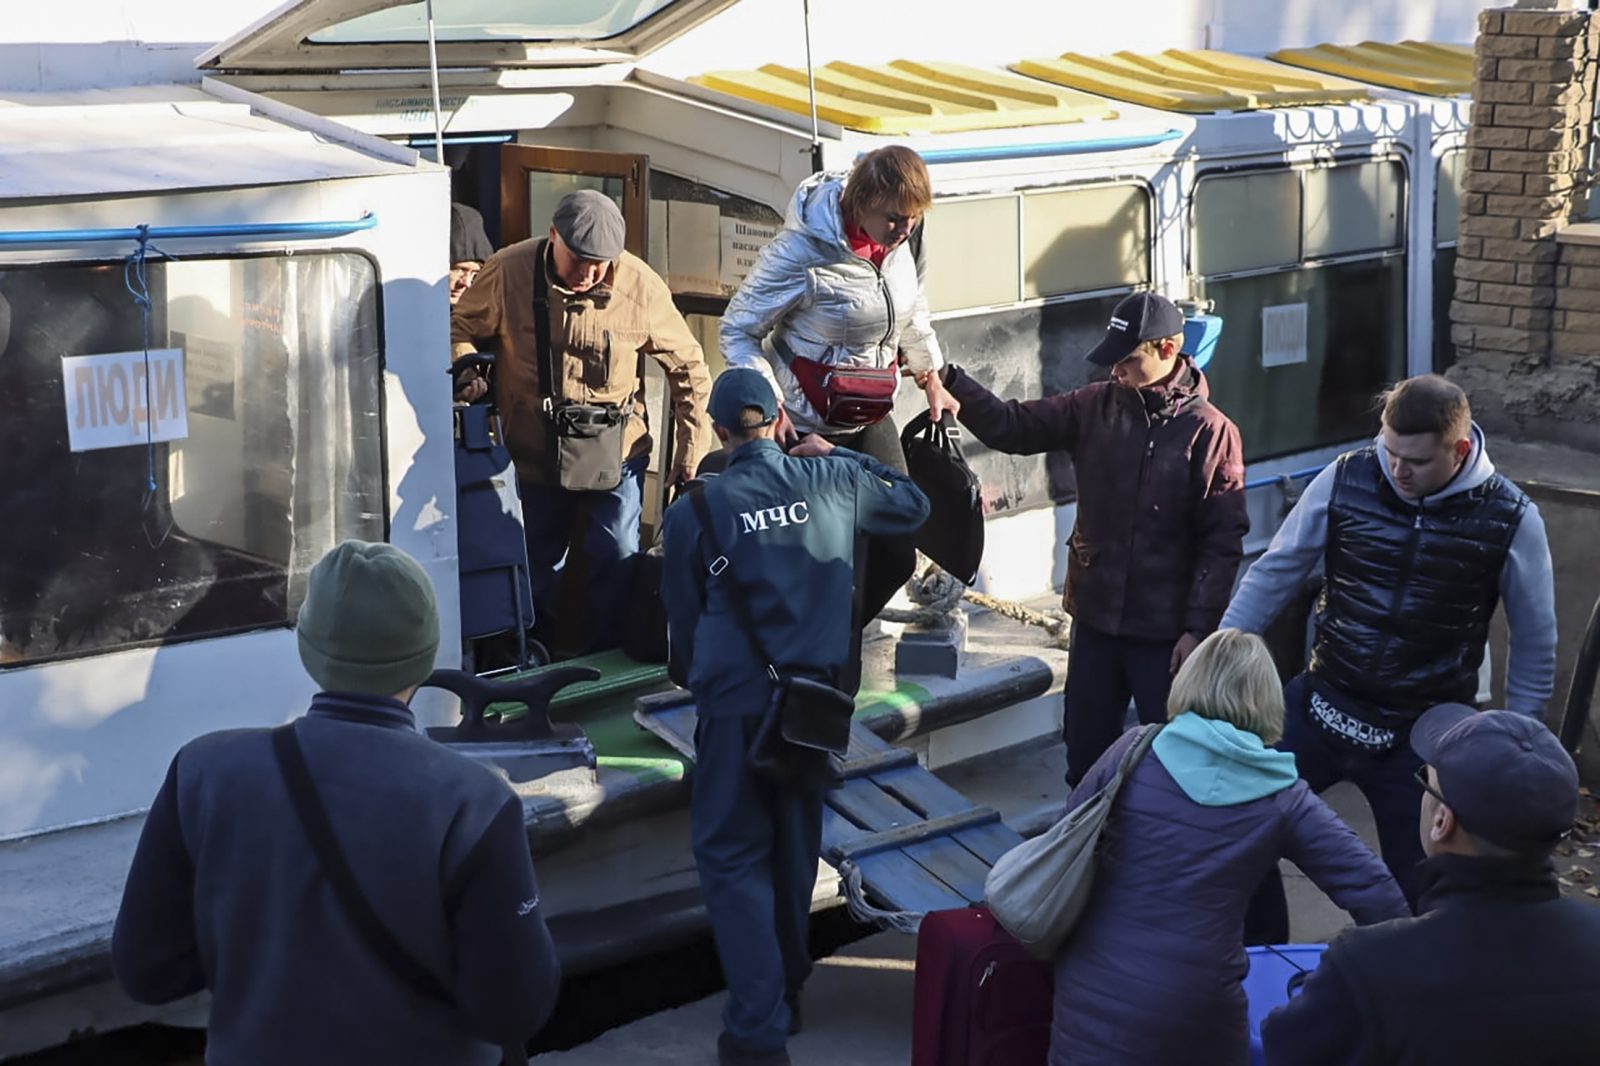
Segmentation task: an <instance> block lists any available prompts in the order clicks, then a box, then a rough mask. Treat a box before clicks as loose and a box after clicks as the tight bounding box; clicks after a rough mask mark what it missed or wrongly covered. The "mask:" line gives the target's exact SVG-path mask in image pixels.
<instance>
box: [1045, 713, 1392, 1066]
mask: <svg viewBox="0 0 1600 1066" xmlns="http://www.w3.org/2000/svg"><path fill="white" fill-rule="evenodd" d="M1138 732H1139V731H1138V730H1130V731H1128V732H1127V733H1125V734H1123V736H1122V737H1121V738H1120V739H1118V741H1117V742H1116V743H1115V744H1113V745H1112V746H1111V748H1110V749H1109V750H1108V751H1107V752H1106V753H1105V754H1104V755H1103V756H1101V758H1100V760H1099V761H1098V762H1096V763H1095V764H1094V766H1093V767H1092V768H1091V769H1090V770H1089V773H1088V774H1087V775H1086V776H1085V777H1084V779H1083V781H1082V783H1080V784H1079V786H1078V788H1077V789H1076V790H1074V792H1073V794H1072V796H1071V797H1070V798H1069V800H1068V809H1069V810H1070V809H1072V807H1073V806H1075V805H1076V804H1078V803H1082V802H1083V801H1084V800H1086V799H1088V797H1090V796H1091V795H1093V794H1094V793H1095V791H1096V790H1098V789H1099V788H1100V786H1101V785H1103V784H1105V782H1106V781H1108V780H1109V779H1110V778H1111V777H1112V776H1113V775H1114V774H1115V773H1116V768H1117V766H1118V764H1119V762H1120V761H1121V759H1122V756H1123V754H1124V752H1126V751H1127V748H1128V746H1129V745H1130V744H1131V743H1132V742H1133V739H1134V738H1135V737H1136V736H1137V735H1138ZM1101 844H1102V848H1103V850H1102V851H1101V858H1100V865H1099V868H1098V870H1097V872H1096V876H1095V887H1094V896H1093V898H1092V899H1091V900H1090V902H1089V907H1088V909H1087V910H1086V911H1085V912H1084V914H1083V917H1082V918H1081V919H1080V920H1079V923H1078V925H1077V927H1076V929H1075V930H1074V932H1073V934H1072V937H1071V939H1070V940H1068V942H1067V945H1066V947H1065V948H1064V949H1063V951H1062V953H1061V955H1060V956H1059V957H1058V958H1057V959H1056V967H1055V969H1056V991H1055V1017H1054V1023H1053V1027H1052V1032H1051V1036H1050V1066H1090V1064H1101V1063H1104V1064H1107V1066H1166V1064H1173V1066H1188V1064H1196V1063H1203V1064H1205V1066H1232V1064H1244V1063H1248V1062H1249V1060H1250V1052H1249V1031H1248V1022H1247V1020H1246V1015H1245V995H1244V990H1243V989H1242V987H1241V986H1240V980H1241V979H1242V978H1243V977H1244V973H1245V969H1246V962H1245V953H1244V947H1243V940H1244V914H1245V908H1246V905H1247V904H1248V903H1249V901H1250V897H1251V895H1252V894H1253V893H1254V892H1255V890H1256V888H1257V887H1259V886H1260V884H1261V880H1262V878H1263V877H1265V876H1266V874H1267V871H1268V870H1269V869H1271V868H1272V867H1273V866H1274V865H1276V864H1277V862H1278V860H1279V859H1280V858H1286V859H1289V860H1290V861H1291V862H1293V863H1294V864H1295V865H1296V866H1298V867H1300V869H1301V870H1303V871H1304V872H1305V873H1306V875H1307V876H1309V877H1310V878H1311V880H1312V881H1313V882H1315V883H1316V885H1317V887H1318V888H1320V889H1322V890H1323V891H1324V892H1326V893H1327V894H1328V895H1329V897H1331V898H1332V900H1333V902H1334V903H1336V904H1338V905H1339V906H1340V907H1342V908H1344V909H1345V910H1347V911H1349V912H1350V913H1351V914H1352V915H1353V916H1354V917H1355V920H1356V921H1357V922H1358V923H1359V924H1362V925H1367V924H1370V923H1373V922H1380V921H1385V920H1387V919H1389V918H1399V917H1404V916H1406V915H1407V914H1408V913H1409V911H1408V910H1407V909H1406V904H1405V899H1404V898H1403V897H1402V896H1401V894H1400V890H1399V888H1397V887H1396V886H1395V883H1394V880H1393V878H1391V877H1390V876H1389V872H1388V870H1387V869H1385V868H1384V866H1383V864H1382V863H1381V862H1379V861H1378V859H1377V857H1376V856H1374V855H1373V854H1372V852H1371V851H1370V850H1369V849H1368V848H1367V846H1366V845H1365V844H1363V843H1362V842H1361V839H1360V838H1359V837H1357V836H1356V834H1355V833H1354V832H1353V831H1352V830H1351V829H1350V827H1349V826H1347V825H1345V824H1344V822H1342V821H1341V820H1340V819H1339V816H1338V815H1336V814H1334V813H1333V811H1332V810H1331V809H1330V808H1329V807H1328V805H1327V804H1325V803H1323V802H1322V800H1320V799H1318V798H1317V797H1316V796H1315V795H1314V794H1312V792H1311V790H1310V789H1308V788H1307V787H1306V783H1305V782H1304V781H1299V780H1297V781H1295V783H1294V784H1292V785H1290V786H1289V787H1287V788H1285V789H1283V790H1282V791H1281V792H1276V793H1274V794H1272V795H1269V796H1266V797H1264V798H1262V799H1257V800H1252V801H1250V802H1247V803H1240V804H1236V805H1234V806H1226V807H1208V806H1202V805H1201V804H1198V803H1196V802H1194V801H1193V800H1191V799H1190V798H1189V797H1188V796H1187V795H1186V794H1185V793H1184V792H1183V791H1182V789H1180V787H1179V786H1178V783H1177V782H1176V781H1175V780H1174V779H1173V777H1172V775H1171V774H1169V773H1168V772H1167V769H1166V767H1165V766H1163V765H1162V763H1161V760H1160V758H1159V757H1158V756H1157V755H1156V753H1155V751H1154V750H1151V751H1150V752H1149V753H1147V754H1146V755H1145V757H1144V759H1143V760H1141V761H1140V763H1139V764H1138V765H1137V766H1136V767H1135V768H1134V770H1133V773H1132V775H1131V776H1130V777H1129V778H1128V780H1127V781H1126V782H1124V784H1123V787H1122V791H1121V792H1120V793H1118V795H1117V801H1116V805H1115V806H1114V807H1113V808H1112V813H1111V817H1110V818H1109V819H1108V821H1107V823H1106V828H1105V833H1104V836H1103V837H1102V838H1101Z"/></svg>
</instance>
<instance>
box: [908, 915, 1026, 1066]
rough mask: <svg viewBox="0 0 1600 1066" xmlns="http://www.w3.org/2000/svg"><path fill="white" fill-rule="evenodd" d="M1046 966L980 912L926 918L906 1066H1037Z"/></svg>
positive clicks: (919, 939)
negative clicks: (907, 1064) (908, 1058)
mask: <svg viewBox="0 0 1600 1066" xmlns="http://www.w3.org/2000/svg"><path fill="white" fill-rule="evenodd" d="M1054 985H1055V981H1054V978H1053V976H1052V974H1051V968H1050V964H1049V963H1047V962H1041V961H1039V960H1038V959H1035V958H1034V957H1033V956H1032V955H1029V954H1028V952H1027V951H1026V950H1025V949H1024V948H1023V947H1022V945H1021V944H1019V943H1017V942H1016V940H1014V939H1013V938H1012V936H1011V934H1009V933H1007V932H1006V931H1005V930H1004V929H1002V928H1000V926H999V924H998V923H997V922H995V920H994V916H993V915H991V914H990V913H989V910H988V908H986V907H967V908H963V909H961V910H949V911H932V912H930V913H929V914H928V915H927V916H926V917H924V918H923V919H922V927H921V929H920V930H919V931H918V932H917V969H916V979H915V994H914V1007H913V1015H912V1029H911V1066H1042V1064H1043V1063H1044V1061H1045V1058H1046V1057H1047V1055H1048V1053H1049V1050H1050V1013H1051V998H1052V993H1053V991H1054Z"/></svg>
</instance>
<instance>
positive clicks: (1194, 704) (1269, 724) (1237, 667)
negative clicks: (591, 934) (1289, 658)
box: [1167, 629, 1283, 744]
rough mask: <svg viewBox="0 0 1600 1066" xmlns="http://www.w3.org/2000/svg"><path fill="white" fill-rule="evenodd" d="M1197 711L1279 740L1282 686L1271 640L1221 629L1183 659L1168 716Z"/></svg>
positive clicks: (1265, 741) (1269, 739)
mask: <svg viewBox="0 0 1600 1066" xmlns="http://www.w3.org/2000/svg"><path fill="white" fill-rule="evenodd" d="M1184 711H1193V712H1194V713H1195V714H1198V715H1199V716H1200V717H1202V718H1214V719H1216V720H1217V721H1219V722H1227V723H1228V724H1230V725H1233V726H1237V727H1238V728H1240V729H1243V730H1245V731H1247V732H1250V733H1254V734H1255V735H1256V736H1258V737H1260V738H1261V742H1262V743H1263V744H1276V743H1277V742H1278V740H1279V739H1280V738H1282V736H1283V684H1282V682H1280V681H1279V680H1278V670H1277V667H1276V666H1274V665H1273V663H1272V653H1271V652H1269V651H1267V645H1266V642H1265V641H1263V640H1262V639H1261V638H1260V637H1258V636H1256V635H1255V634H1254V633H1244V632H1241V631H1240V630H1237V629H1219V630H1217V631H1216V632H1215V633H1213V634H1211V635H1210V636H1209V637H1207V638H1206V639H1205V640H1202V641H1201V642H1200V646H1199V647H1197V648H1195V650H1194V652H1193V653H1192V654H1191V655H1190V656H1189V657H1188V658H1187V659H1185V660H1184V662H1183V666H1181V667H1179V669H1178V676H1177V677H1175V678H1173V679H1172V691H1171V692H1170V693H1169V694H1168V696H1167V717H1168V718H1176V717H1177V716H1178V715H1180V714H1182V713H1183V712H1184Z"/></svg>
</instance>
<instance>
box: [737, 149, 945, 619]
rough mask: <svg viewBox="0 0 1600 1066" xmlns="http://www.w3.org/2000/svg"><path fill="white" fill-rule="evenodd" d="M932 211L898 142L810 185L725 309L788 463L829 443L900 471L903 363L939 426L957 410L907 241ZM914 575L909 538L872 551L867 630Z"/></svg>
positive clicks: (926, 183) (914, 159) (923, 173)
mask: <svg viewBox="0 0 1600 1066" xmlns="http://www.w3.org/2000/svg"><path fill="white" fill-rule="evenodd" d="M932 203H933V188H932V183H931V181H930V180H929V177H928V169H927V167H926V166H925V165H924V164H923V162H922V158H921V157H920V156H918V155H917V153H916V152H914V151H912V150H911V149H909V148H906V147H903V146H900V145H892V146H890V147H887V148H879V149H876V150H874V151H871V152H868V153H867V154H866V155H863V156H862V157H861V158H860V159H859V160H857V161H856V165H855V166H854V168H852V169H851V171H850V173H849V174H848V175H844V174H814V175H812V176H811V177H809V178H807V179H806V180H805V181H803V182H801V183H800V187H799V188H797V189H796V190H795V194H794V199H793V200H792V201H791V202H790V204H789V211H788V215H787V218H786V219H785V221H784V227H783V230H782V231H781V232H780V233H779V234H778V235H777V236H776V237H774V238H773V239H772V241H771V242H770V243H769V244H768V245H767V246H766V248H764V249H763V250H762V252H761V255H760V257H759V258H758V259H757V260H756V264H755V266H754V267H753V268H752V269H751V271H750V273H749V274H748V275H747V276H746V277H745V279H744V283H743V284H742V285H740V287H739V291H738V292H737V293H735V294H734V297H733V299H732V300H731V301H730V302H729V304H728V309H727V310H726V311H724V312H723V315H722V325H721V328H720V330H719V332H718V340H719V343H720V344H721V347H722V355H723V358H724V359H726V360H727V363H728V365H729V366H742V367H750V368H752V369H755V370H758V371H760V372H761V373H762V374H763V375H765V376H766V377H767V379H768V380H769V381H770V382H771V383H772V387H773V389H774V391H776V392H777V394H778V398H779V400H780V401H781V403H782V404H783V415H782V416H781V417H780V421H779V427H778V439H779V443H780V444H782V445H784V446H786V447H789V446H791V445H792V449H791V451H792V454H795V455H808V454H820V453H821V451H822V450H823V448H824V446H823V445H822V444H821V443H820V441H826V442H827V444H836V445H841V446H844V447H848V448H853V449H855V450H856V451H860V452H864V453H866V454H868V455H870V456H872V457H873V458H875V459H877V460H878V461H879V462H882V463H885V464H887V465H889V466H891V467H893V468H895V469H897V470H901V471H904V470H905V469H906V462H905V452H904V451H903V449H902V448H901V445H900V436H899V433H898V431H897V430H896V429H895V426H894V422H893V420H892V419H891V418H890V417H889V409H890V407H891V406H892V405H893V402H894V394H895V392H896V391H897V388H898V385H899V377H900V372H901V370H900V359H901V356H902V355H903V356H904V360H905V368H906V369H907V370H909V371H910V372H911V375H912V377H913V379H914V380H915V382H916V384H917V386H918V387H919V388H921V389H922V390H923V391H924V392H925V393H926V394H927V399H928V409H929V411H930V413H931V415H932V417H933V418H934V419H935V420H937V419H938V418H939V417H940V415H941V414H942V413H943V412H944V411H950V412H951V413H952V414H954V413H955V412H956V411H957V410H958V409H959V406H960V405H959V404H958V403H957V402H956V400H955V399H954V398H953V397H952V396H951V395H950V394H949V393H948V392H946V391H945V388H944V385H943V383H942V382H941V381H940V379H939V375H938V373H936V371H937V370H938V369H939V368H940V367H941V366H942V365H943V364H944V357H943V356H942V355H941V353H940V351H939V340H938V338H937V337H935V336H934V332H933V325H932V323H931V322H930V321H929V317H928V301H927V297H926V296H925V295H924V293H923V275H924V266H923V263H922V262H921V258H920V256H918V255H917V254H915V252H914V251H913V248H912V247H911V245H910V243H908V239H909V238H910V237H911V235H912V234H913V233H914V232H915V231H916V229H917V227H918V226H919V225H920V224H921V222H922V216H923V215H924V214H925V213H926V212H927V210H928V208H929V207H930V206H931V205H932ZM813 435H815V437H816V438H820V440H814V439H813ZM915 564H916V554H915V551H914V549H913V547H912V544H911V538H909V537H898V538H892V539H882V540H873V541H872V542H870V543H869V546H868V555H867V563H866V571H867V575H868V576H867V578H866V590H865V601H866V602H865V605H864V617H863V621H866V620H867V619H870V618H871V617H872V616H873V615H876V614H877V613H878V610H879V609H880V608H881V607H882V606H883V605H884V603H886V602H887V601H888V599H889V597H890V596H892V595H893V594H894V591H895V590H896V589H898V588H899V587H900V586H901V585H902V584H904V583H905V580H906V579H907V578H908V577H910V576H911V571H912V569H913V568H914V566H915Z"/></svg>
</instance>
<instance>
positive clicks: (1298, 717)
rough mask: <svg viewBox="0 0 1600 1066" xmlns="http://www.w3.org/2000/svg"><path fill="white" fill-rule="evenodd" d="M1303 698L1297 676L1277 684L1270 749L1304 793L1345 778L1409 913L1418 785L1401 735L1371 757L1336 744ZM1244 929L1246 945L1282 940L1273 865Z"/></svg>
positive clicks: (1283, 920)
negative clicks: (1290, 756) (1360, 799)
mask: <svg viewBox="0 0 1600 1066" xmlns="http://www.w3.org/2000/svg"><path fill="white" fill-rule="evenodd" d="M1310 695H1311V686H1310V683H1309V682H1308V680H1307V678H1306V675H1305V674H1300V675H1299V676H1298V677H1295V678H1294V679H1292V680H1291V681H1290V682H1289V683H1288V684H1286V685H1284V686H1283V704H1284V715H1283V739H1282V740H1280V741H1278V743H1277V744H1276V745H1275V747H1276V748H1277V749H1278V750H1279V751H1287V752H1293V753H1294V762H1295V766H1296V767H1297V768H1298V769H1299V771H1300V776H1301V778H1303V779H1304V780H1305V783H1306V784H1307V785H1310V786H1311V791H1313V792H1321V791H1323V790H1324V789H1326V788H1329V787H1330V786H1332V785H1335V784H1337V783H1338V782H1340V781H1349V782H1351V783H1352V784H1354V785H1355V786H1356V788H1358V789H1360V790H1361V794H1362V795H1363V796H1365V797H1366V800H1367V803H1368V805H1369V806H1371V807H1372V820H1373V821H1374V822H1375V823H1376V824H1377V828H1378V848H1379V850H1380V851H1381V852H1382V853H1383V862H1384V865H1385V866H1387V867H1389V873H1390V874H1392V875H1393V876H1394V879H1395V881H1396V882H1398V883H1399V885H1400V890H1401V891H1402V892H1404V893H1405V896H1406V902H1407V903H1409V904H1411V909H1412V910H1416V907H1417V892H1416V886H1415V885H1414V884H1413V883H1412V881H1413V874H1414V873H1415V870H1416V865H1417V863H1419V862H1421V861H1422V859H1423V852H1422V839H1421V835H1420V832H1419V830H1418V828H1417V820H1418V818H1419V817H1420V811H1421V807H1422V786H1421V785H1419V784H1417V779H1416V773H1417V768H1418V767H1419V766H1421V765H1422V758H1421V756H1419V755H1417V753H1416V752H1414V751H1412V750H1411V740H1410V736H1409V735H1408V734H1402V735H1401V737H1400V740H1399V743H1397V744H1396V745H1395V746H1394V747H1393V748H1391V749H1390V750H1389V751H1386V752H1383V753H1382V754H1377V755H1374V754H1369V753H1367V752H1364V751H1359V750H1356V749H1354V748H1351V747H1349V746H1347V745H1344V744H1341V743H1339V742H1338V741H1336V740H1334V739H1333V738H1332V737H1330V736H1328V734H1327V733H1325V732H1324V731H1323V730H1322V729H1320V728H1318V726H1317V725H1316V724H1315V723H1314V722H1312V721H1311V719H1310V718H1309V717H1308V714H1307V711H1306V702H1307V700H1308V699H1309V698H1310ZM1245 927H1246V940H1247V941H1249V942H1251V943H1268V942H1270V943H1274V944H1281V943H1284V942H1286V941H1287V940H1288V939H1289V905H1288V901H1287V899H1286V898H1285V896H1284V894H1283V880H1282V878H1281V877H1280V876H1279V875H1278V871H1277V870H1276V868H1274V869H1273V871H1272V872H1271V873H1270V874H1269V875H1268V877H1267V880H1266V882H1265V883H1264V884H1263V885H1262V887H1261V888H1260V889H1259V890H1258V891H1257V892H1256V895H1255V898H1254V899H1252V900H1251V903H1250V914H1249V915H1248V916H1247V917H1246V919H1245Z"/></svg>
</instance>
